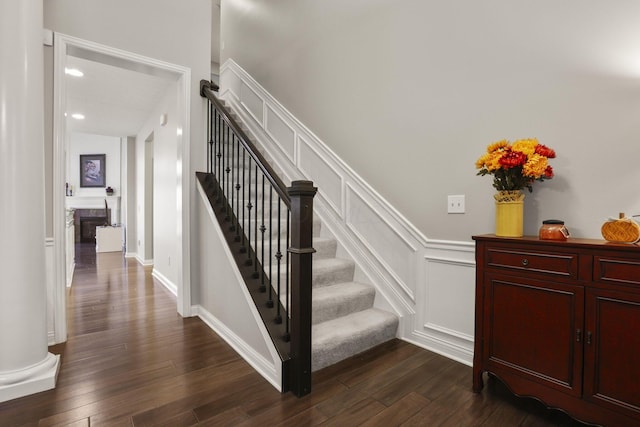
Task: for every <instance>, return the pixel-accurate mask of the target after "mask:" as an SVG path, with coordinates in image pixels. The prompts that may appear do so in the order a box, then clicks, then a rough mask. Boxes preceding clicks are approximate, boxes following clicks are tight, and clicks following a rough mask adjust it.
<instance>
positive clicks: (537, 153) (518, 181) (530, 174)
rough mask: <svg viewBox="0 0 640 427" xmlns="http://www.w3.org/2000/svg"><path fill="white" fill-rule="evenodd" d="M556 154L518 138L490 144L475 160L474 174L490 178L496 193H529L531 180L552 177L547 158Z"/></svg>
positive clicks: (533, 140) (549, 149) (539, 145)
mask: <svg viewBox="0 0 640 427" xmlns="http://www.w3.org/2000/svg"><path fill="white" fill-rule="evenodd" d="M555 157H556V152H555V151H553V150H552V149H551V148H549V147H547V146H545V145H543V144H540V143H539V142H538V140H537V139H535V138H532V139H519V140H517V141H514V142H513V143H510V142H509V141H507V140H502V141H498V142H494V143H493V144H490V145H489V146H488V147H487V152H486V153H485V154H483V155H482V156H481V157H480V158H479V159H478V160H477V161H476V168H477V169H480V170H479V171H478V173H477V175H482V176H484V175H487V174H491V175H493V186H494V187H495V189H496V190H498V191H514V190H522V189H523V188H525V187H526V188H527V189H529V192H532V191H533V187H532V184H533V183H534V182H535V181H544V180H545V179H551V178H553V168H552V167H551V166H550V165H549V162H548V159H553V158H555Z"/></svg>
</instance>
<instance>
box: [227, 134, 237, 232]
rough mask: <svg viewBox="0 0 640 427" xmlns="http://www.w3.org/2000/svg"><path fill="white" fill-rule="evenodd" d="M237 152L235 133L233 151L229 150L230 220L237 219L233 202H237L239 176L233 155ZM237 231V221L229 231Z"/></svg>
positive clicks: (232, 223)
mask: <svg viewBox="0 0 640 427" xmlns="http://www.w3.org/2000/svg"><path fill="white" fill-rule="evenodd" d="M238 144H240V141H238ZM235 150H236V135H235V133H233V134H231V149H230V150H229V154H228V156H229V164H230V165H231V181H230V192H231V204H230V205H231V215H230V219H233V218H234V217H235V215H233V214H234V212H233V202H234V201H235V196H236V193H235V191H233V190H234V189H235V185H236V180H237V179H238V177H237V175H238V170H237V168H236V165H235V164H234V157H233V153H234V152H235ZM235 229H236V223H235V221H233V220H232V221H231V226H229V230H231V231H235Z"/></svg>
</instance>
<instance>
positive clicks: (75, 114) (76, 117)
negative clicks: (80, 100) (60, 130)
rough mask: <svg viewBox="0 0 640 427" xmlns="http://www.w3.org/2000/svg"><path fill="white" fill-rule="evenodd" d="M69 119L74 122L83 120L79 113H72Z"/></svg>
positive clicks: (82, 115)
mask: <svg viewBox="0 0 640 427" xmlns="http://www.w3.org/2000/svg"><path fill="white" fill-rule="evenodd" d="M71 117H73V118H74V119H76V120H84V114H80V113H73V114H72V115H71Z"/></svg>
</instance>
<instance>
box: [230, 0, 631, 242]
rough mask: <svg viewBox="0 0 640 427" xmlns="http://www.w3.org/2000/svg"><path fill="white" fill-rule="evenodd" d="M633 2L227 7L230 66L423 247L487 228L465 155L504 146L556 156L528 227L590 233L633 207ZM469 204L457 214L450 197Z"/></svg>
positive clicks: (290, 1) (485, 184)
mask: <svg viewBox="0 0 640 427" xmlns="http://www.w3.org/2000/svg"><path fill="white" fill-rule="evenodd" d="M638 16H640V3H639V2H637V1H633V0H620V1H617V2H616V3H615V7H613V6H612V5H611V4H610V3H607V2H601V1H595V0H589V1H584V0H567V1H564V2H561V3H558V2H556V1H551V0H543V1H537V2H529V1H524V0H516V1H514V0H490V1H483V2H478V1H473V0H454V1H448V2H442V1H435V0H413V1H408V0H407V1H403V2H397V1H389V0H387V1H385V0H374V1H371V0H367V1H364V0H359V1H350V2H342V1H337V0H333V1H322V2H317V1H312V0H283V1H279V2H271V1H267V0H242V1H240V0H224V1H223V2H222V32H221V43H222V45H224V49H223V50H222V51H221V63H222V64H224V63H225V62H226V61H227V59H230V58H231V59H233V60H234V61H235V62H237V63H238V64H239V65H240V66H241V67H242V68H243V69H245V70H246V71H247V72H248V73H249V74H250V75H251V76H252V77H253V78H255V79H256V80H257V81H258V82H259V83H260V84H261V85H262V86H264V87H265V88H266V90H267V91H269V93H271V94H272V95H273V96H274V97H275V98H276V99H277V100H278V101H279V102H280V103H282V104H283V105H284V107H286V108H287V109H288V110H289V111H291V112H292V113H293V115H294V116H296V117H297V118H298V119H300V120H301V121H302V122H303V123H304V124H305V125H306V126H307V127H309V128H310V130H311V131H312V132H314V133H315V134H316V135H317V136H318V137H319V138H320V139H321V140H323V141H324V142H326V144H327V145H328V146H329V147H330V148H331V149H332V150H333V151H335V152H336V153H337V154H338V156H339V157H341V158H342V159H343V160H344V161H346V163H347V164H349V165H350V166H351V167H352V168H353V169H354V170H355V172H356V173H358V174H359V175H361V176H362V177H363V178H364V180H365V181H367V182H368V183H369V184H371V185H372V186H373V188H375V189H376V190H377V191H378V192H379V193H381V194H382V196H383V197H384V198H385V199H386V200H388V201H389V202H390V203H391V204H392V205H393V206H394V207H396V208H397V209H398V210H399V211H400V212H401V213H402V214H403V215H404V216H406V217H407V218H408V219H409V221H410V222H411V223H413V224H414V225H415V226H416V227H417V228H418V229H419V230H420V231H421V232H422V233H424V234H425V235H426V236H428V237H429V238H434V239H447V240H462V241H469V239H470V236H471V235H473V234H480V233H490V232H493V228H494V225H493V221H494V217H493V213H494V206H493V200H492V193H493V189H492V186H491V180H490V178H489V177H477V176H475V173H476V170H475V168H474V162H475V160H476V159H477V158H478V157H479V156H480V155H481V154H482V153H483V152H484V150H485V147H486V145H487V144H489V143H491V142H493V141H495V140H500V139H503V138H507V139H517V138H526V137H537V138H538V139H539V140H540V141H541V143H543V144H546V145H549V146H550V147H552V148H554V149H555V150H556V151H557V153H558V157H557V159H555V160H554V161H553V162H552V165H553V167H554V169H555V171H556V178H555V179H554V180H552V181H548V182H545V183H543V184H540V183H536V185H535V189H534V193H533V194H527V199H526V201H525V233H526V234H535V233H537V229H538V227H539V225H540V223H541V221H542V220H544V219H548V218H559V219H564V220H565V221H566V222H567V225H568V227H569V228H570V230H571V232H572V234H574V235H575V236H576V237H596V238H598V237H600V226H601V224H602V222H603V220H604V219H605V218H606V217H607V216H609V215H615V214H616V213H617V212H619V211H620V212H622V211H624V212H627V213H629V214H638V213H640V197H639V196H638V190H637V185H638V184H637V183H638V182H640V168H638V167H637V162H638V158H640V141H639V138H640V119H639V118H640V95H639V94H640V59H639V58H640V44H638V43H637V40H638V39H640V26H639V25H637V17H638ZM448 194H465V195H466V198H467V199H466V208H467V212H466V214H464V215H448V214H447V213H446V196H447V195H448Z"/></svg>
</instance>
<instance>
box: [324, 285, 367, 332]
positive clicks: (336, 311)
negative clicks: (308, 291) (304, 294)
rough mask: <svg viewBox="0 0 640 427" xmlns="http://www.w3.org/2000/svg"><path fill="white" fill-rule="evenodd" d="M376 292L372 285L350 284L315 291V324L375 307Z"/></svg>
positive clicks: (325, 287) (330, 286)
mask: <svg viewBox="0 0 640 427" xmlns="http://www.w3.org/2000/svg"><path fill="white" fill-rule="evenodd" d="M375 295H376V291H375V288H374V287H373V286H371V285H366V284H364V283H357V282H348V283H337V284H335V285H329V286H322V287H319V288H315V289H314V290H313V297H312V298H313V316H312V318H311V320H312V322H313V324H316V323H321V322H326V321H328V320H332V319H336V318H338V317H342V316H346V315H348V314H351V313H355V312H358V311H362V310H366V309H369V308H371V307H373V300H374V299H375Z"/></svg>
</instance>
